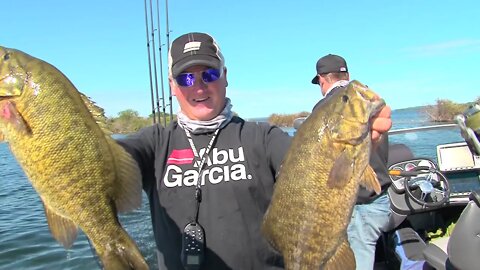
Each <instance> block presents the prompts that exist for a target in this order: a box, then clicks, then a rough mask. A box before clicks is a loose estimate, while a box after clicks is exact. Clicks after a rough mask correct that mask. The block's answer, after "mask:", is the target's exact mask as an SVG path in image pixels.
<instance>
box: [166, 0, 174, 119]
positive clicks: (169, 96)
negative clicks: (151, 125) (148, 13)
mask: <svg viewBox="0 0 480 270" xmlns="http://www.w3.org/2000/svg"><path fill="white" fill-rule="evenodd" d="M165 17H166V20H167V51H168V52H170V28H169V26H168V0H165ZM168 91H169V94H168V102H169V106H170V119H172V118H173V108H172V107H173V105H172V87H170V84H168Z"/></svg>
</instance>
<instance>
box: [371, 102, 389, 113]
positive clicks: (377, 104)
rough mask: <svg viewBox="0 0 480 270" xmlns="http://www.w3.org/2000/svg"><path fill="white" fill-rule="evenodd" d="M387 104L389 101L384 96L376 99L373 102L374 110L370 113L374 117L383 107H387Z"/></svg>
mask: <svg viewBox="0 0 480 270" xmlns="http://www.w3.org/2000/svg"><path fill="white" fill-rule="evenodd" d="M386 105H387V103H386V102H385V100H384V99H383V98H380V99H377V100H374V101H373V102H372V111H371V113H370V115H371V116H370V117H372V116H374V115H377V114H378V113H379V112H380V111H381V110H382V109H383V107H385V106H386Z"/></svg>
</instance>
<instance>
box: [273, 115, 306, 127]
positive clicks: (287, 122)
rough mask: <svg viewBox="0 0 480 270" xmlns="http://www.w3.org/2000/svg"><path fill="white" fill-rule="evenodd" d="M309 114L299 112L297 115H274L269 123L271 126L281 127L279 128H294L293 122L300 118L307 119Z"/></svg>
mask: <svg viewBox="0 0 480 270" xmlns="http://www.w3.org/2000/svg"><path fill="white" fill-rule="evenodd" d="M309 114H310V113H309V112H299V113H295V114H272V115H270V117H268V122H269V123H270V124H273V125H276V126H279V127H291V126H293V121H294V120H295V119H297V118H299V117H307V116H308V115H309Z"/></svg>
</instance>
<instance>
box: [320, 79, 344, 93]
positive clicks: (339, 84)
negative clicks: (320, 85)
mask: <svg viewBox="0 0 480 270" xmlns="http://www.w3.org/2000/svg"><path fill="white" fill-rule="evenodd" d="M348 83H349V82H348V81H347V80H340V81H336V82H334V83H333V84H332V86H330V88H328V90H327V92H325V96H327V95H328V93H329V92H330V91H331V90H332V89H333V88H337V87H343V86H345V85H347V84H348Z"/></svg>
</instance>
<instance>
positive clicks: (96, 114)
mask: <svg viewBox="0 0 480 270" xmlns="http://www.w3.org/2000/svg"><path fill="white" fill-rule="evenodd" d="M80 97H81V98H82V100H83V103H85V105H86V106H87V108H88V110H89V111H90V113H91V114H92V116H93V118H94V119H95V122H96V123H97V124H98V126H100V128H101V129H102V131H103V132H104V133H105V134H106V135H112V132H111V131H110V130H109V129H108V127H107V118H106V117H105V111H104V110H103V109H102V108H101V107H99V106H97V105H96V104H95V102H94V101H92V100H91V99H90V98H89V97H87V96H86V95H85V94H83V93H80Z"/></svg>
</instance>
